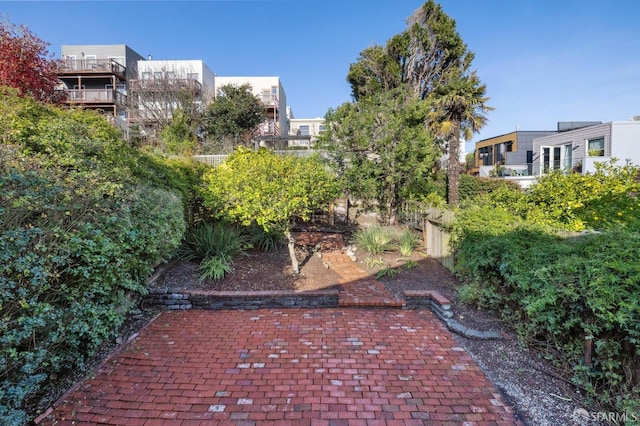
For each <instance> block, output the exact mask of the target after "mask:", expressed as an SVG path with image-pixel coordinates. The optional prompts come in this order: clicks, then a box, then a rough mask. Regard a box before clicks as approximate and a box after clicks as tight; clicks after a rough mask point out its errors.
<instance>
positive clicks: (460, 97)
mask: <svg viewBox="0 0 640 426" xmlns="http://www.w3.org/2000/svg"><path fill="white" fill-rule="evenodd" d="M485 92H486V85H484V84H481V83H480V80H479V79H478V77H477V76H476V74H475V72H472V73H471V74H469V75H466V76H461V75H459V74H457V73H456V74H455V75H454V76H453V77H452V78H451V79H450V80H449V82H448V83H447V84H444V85H439V86H437V87H436V88H435V90H434V91H432V92H431V93H430V95H429V98H428V100H429V102H430V105H431V111H430V112H429V115H428V121H429V127H430V128H431V129H432V130H433V131H434V133H435V134H436V136H438V137H441V138H443V139H444V140H446V141H447V145H448V148H449V149H448V154H449V157H448V159H447V176H448V178H449V179H448V188H447V189H448V191H447V202H448V203H449V204H450V205H453V206H455V205H457V204H458V183H459V179H460V172H461V169H462V167H461V166H460V138H461V136H463V135H464V139H465V140H469V139H471V135H472V134H473V132H477V131H478V130H479V129H480V128H482V126H484V125H485V124H486V122H487V117H486V115H485V113H486V112H488V111H490V110H492V109H493V108H491V107H489V106H488V105H486V102H487V100H488V98H487V97H486V96H485Z"/></svg>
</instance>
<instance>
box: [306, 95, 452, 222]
mask: <svg viewBox="0 0 640 426" xmlns="http://www.w3.org/2000/svg"><path fill="white" fill-rule="evenodd" d="M427 113H428V109H427V104H426V103H425V102H424V101H421V100H420V99H418V98H416V97H415V96H414V95H413V93H412V92H411V91H410V90H408V89H407V88H406V87H399V88H397V89H394V90H390V91H385V92H379V93H375V94H372V95H370V96H366V97H361V98H360V99H359V101H358V102H356V103H345V104H343V105H342V106H340V107H339V108H338V109H337V110H335V111H329V113H328V114H327V116H326V120H327V129H328V130H327V131H326V132H325V134H323V135H322V136H321V140H320V142H319V146H320V147H322V148H325V149H327V150H328V152H329V156H330V159H331V163H332V164H333V166H334V167H335V169H336V171H337V173H338V174H339V175H340V176H342V177H343V179H344V182H345V186H346V188H347V189H348V191H349V192H350V193H352V194H354V195H355V196H357V197H359V198H361V199H363V200H368V199H370V198H371V197H372V194H373V198H374V201H375V204H377V205H378V206H379V207H380V208H381V210H382V211H381V213H382V215H383V217H384V218H386V220H387V221H388V222H389V223H390V224H395V223H396V221H397V216H398V208H399V206H400V204H401V200H403V199H410V198H416V197H418V196H419V195H420V194H424V193H425V192H433V191H434V188H433V178H434V171H435V168H436V162H437V159H438V157H439V156H440V151H439V148H438V146H437V145H436V144H435V143H434V142H433V139H432V138H431V136H430V135H429V133H428V132H427V129H426V128H425V126H424V121H425V119H426V116H427Z"/></svg>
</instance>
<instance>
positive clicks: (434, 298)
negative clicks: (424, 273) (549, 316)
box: [404, 290, 505, 340]
mask: <svg viewBox="0 0 640 426" xmlns="http://www.w3.org/2000/svg"><path fill="white" fill-rule="evenodd" d="M404 295H405V298H406V299H407V306H409V305H410V304H409V300H412V299H417V303H411V306H418V307H419V306H420V305H422V303H420V302H421V300H420V299H427V306H428V307H429V308H430V309H431V311H432V312H433V313H435V314H436V316H437V317H438V318H440V320H441V321H442V322H444V324H445V325H446V327H447V329H449V330H450V331H452V332H454V333H456V334H458V335H460V336H462V337H467V338H470V339H481V340H504V339H505V336H503V335H502V334H501V333H498V332H496V331H482V330H476V329H473V328H470V327H467V326H464V325H462V324H460V323H459V322H458V321H456V320H455V319H454V318H453V311H452V310H451V302H450V301H449V299H447V298H446V297H444V296H443V295H441V294H440V293H438V292H437V291H432V290H405V291H404Z"/></svg>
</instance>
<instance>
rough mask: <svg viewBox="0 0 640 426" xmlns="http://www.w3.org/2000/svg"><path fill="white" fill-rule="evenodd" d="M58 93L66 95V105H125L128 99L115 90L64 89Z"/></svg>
mask: <svg viewBox="0 0 640 426" xmlns="http://www.w3.org/2000/svg"><path fill="white" fill-rule="evenodd" d="M58 92H61V93H63V94H64V98H65V103H67V104H69V105H90V104H96V105H104V104H119V105H124V104H125V102H126V99H127V97H126V95H125V94H124V93H121V92H119V91H117V90H113V89H62V90H58Z"/></svg>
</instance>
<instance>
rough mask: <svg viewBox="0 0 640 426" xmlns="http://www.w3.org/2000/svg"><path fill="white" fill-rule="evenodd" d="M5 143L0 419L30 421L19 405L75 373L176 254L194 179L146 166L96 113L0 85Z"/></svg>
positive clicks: (0, 209) (0, 200)
mask: <svg viewBox="0 0 640 426" xmlns="http://www.w3.org/2000/svg"><path fill="white" fill-rule="evenodd" d="M0 139H1V144H0V318H1V321H0V418H2V419H3V421H4V422H5V424H25V423H27V421H28V419H27V418H26V417H25V416H26V413H25V411H24V407H25V405H27V404H29V403H31V402H32V401H34V400H37V398H38V396H39V395H41V394H42V393H43V392H45V391H46V388H47V386H48V385H49V384H52V383H55V381H56V379H57V378H58V377H60V376H61V375H64V374H65V373H66V372H68V371H70V370H76V371H77V370H81V369H82V365H83V363H84V362H85V361H86V360H87V359H88V358H89V357H90V356H91V355H92V353H93V352H94V351H95V350H96V349H97V348H98V347H99V346H100V344H101V343H102V342H103V341H104V340H105V339H108V338H109V337H110V336H112V335H113V333H114V332H115V330H116V329H117V327H118V326H119V325H120V324H121V323H122V322H123V321H124V319H125V316H126V314H127V313H128V312H130V311H131V310H132V309H135V304H136V298H137V296H138V295H141V294H143V293H145V291H146V287H145V284H146V279H147V277H148V276H149V275H150V273H151V271H152V268H153V266H154V265H156V264H157V263H159V262H161V261H163V260H166V259H168V258H170V257H171V256H172V255H173V253H174V251H175V249H176V248H177V247H178V245H179V243H180V241H181V239H182V235H183V233H184V231H185V228H186V221H185V214H186V213H185V208H186V206H187V204H188V203H187V201H188V200H186V198H187V197H186V196H184V193H183V192H181V190H180V187H181V185H178V184H177V182H182V181H184V180H189V179H190V178H191V177H190V175H189V174H181V172H180V170H181V169H180V168H177V169H172V168H171V167H169V166H167V165H162V162H157V164H156V165H155V166H154V167H146V166H148V165H149V164H152V163H153V162H154V161H155V160H153V161H152V160H151V159H150V158H148V157H147V156H146V155H145V154H143V153H140V152H137V151H135V150H132V149H131V148H129V147H128V146H127V145H126V144H125V143H124V142H123V141H122V140H121V138H120V134H119V132H118V131H117V130H116V129H115V128H113V127H112V126H111V125H109V124H108V122H107V121H106V120H105V119H104V118H103V117H101V116H99V115H98V114H93V113H88V112H79V111H64V110H60V109H56V108H54V107H49V106H44V105H42V104H39V103H37V102H35V101H33V100H31V99H29V98H20V97H19V96H17V95H16V93H15V92H12V91H10V90H5V89H3V91H2V92H1V93H0ZM139 164H144V165H145V168H144V170H141V169H140V166H139ZM145 176H146V177H145ZM160 181H162V182H163V183H162V184H161V185H159V184H157V182H160ZM167 182H170V183H167ZM171 182H173V183H171ZM174 184H175V188H173V189H172V187H171V186H172V185H174ZM184 187H185V185H182V188H183V189H184Z"/></svg>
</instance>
